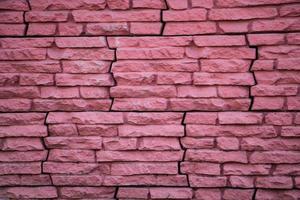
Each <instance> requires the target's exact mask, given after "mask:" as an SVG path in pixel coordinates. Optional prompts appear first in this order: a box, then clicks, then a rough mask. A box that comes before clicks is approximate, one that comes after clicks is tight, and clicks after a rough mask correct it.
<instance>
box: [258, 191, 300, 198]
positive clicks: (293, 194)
mask: <svg viewBox="0 0 300 200" xmlns="http://www.w3.org/2000/svg"><path fill="white" fill-rule="evenodd" d="M299 195H300V192H299V190H263V189H260V190H258V191H257V193H256V198H257V199H258V200H262V199H266V198H268V199H278V200H279V199H282V198H290V199H297V198H298V196H299Z"/></svg>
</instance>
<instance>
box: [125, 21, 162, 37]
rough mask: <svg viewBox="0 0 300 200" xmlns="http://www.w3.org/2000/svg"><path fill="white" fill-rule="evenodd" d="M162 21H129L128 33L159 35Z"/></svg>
mask: <svg viewBox="0 0 300 200" xmlns="http://www.w3.org/2000/svg"><path fill="white" fill-rule="evenodd" d="M161 28H162V23H159V22H132V23H130V33H132V34H136V35H147V34H149V35H150V34H151V35H159V34H160V32H161Z"/></svg>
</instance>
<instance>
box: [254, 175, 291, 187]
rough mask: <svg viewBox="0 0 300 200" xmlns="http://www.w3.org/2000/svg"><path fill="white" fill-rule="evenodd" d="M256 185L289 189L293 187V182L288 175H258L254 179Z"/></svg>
mask: <svg viewBox="0 0 300 200" xmlns="http://www.w3.org/2000/svg"><path fill="white" fill-rule="evenodd" d="M256 187H260V188H278V189H285V188H286V189H290V188H292V187H293V182H292V179H291V178H290V177H280V176H277V177H276V176H273V177H258V178H257V179H256Z"/></svg>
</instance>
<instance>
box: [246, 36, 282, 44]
mask: <svg viewBox="0 0 300 200" xmlns="http://www.w3.org/2000/svg"><path fill="white" fill-rule="evenodd" d="M247 38H248V40H249V44H250V45H256V46H264V45H279V44H284V43H285V41H284V35H283V34H249V35H247Z"/></svg>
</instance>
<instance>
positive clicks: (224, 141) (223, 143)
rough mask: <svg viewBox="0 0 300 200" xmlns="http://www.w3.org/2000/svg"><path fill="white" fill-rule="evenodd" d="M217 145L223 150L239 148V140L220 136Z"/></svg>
mask: <svg viewBox="0 0 300 200" xmlns="http://www.w3.org/2000/svg"><path fill="white" fill-rule="evenodd" d="M217 147H218V148H220V149H222V150H238V149H239V140H238V139H237V138H230V137H218V138H217Z"/></svg>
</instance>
